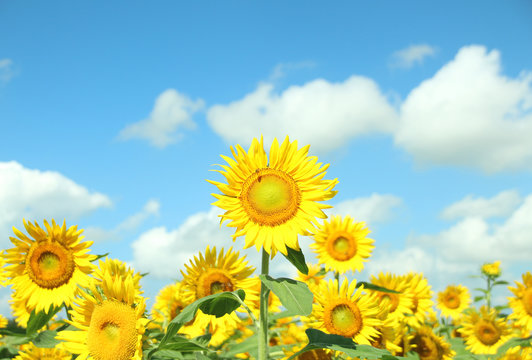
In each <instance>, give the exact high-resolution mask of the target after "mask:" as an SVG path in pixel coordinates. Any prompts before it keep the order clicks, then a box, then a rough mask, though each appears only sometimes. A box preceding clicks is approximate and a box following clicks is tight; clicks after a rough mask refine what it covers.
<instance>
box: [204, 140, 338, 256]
mask: <svg viewBox="0 0 532 360" xmlns="http://www.w3.org/2000/svg"><path fill="white" fill-rule="evenodd" d="M308 150H309V146H305V147H303V148H301V149H298V146H297V141H294V142H290V141H289V139H288V137H286V139H285V140H284V142H283V143H282V144H281V145H279V143H278V141H277V139H274V140H273V143H272V145H271V148H270V153H269V157H268V155H267V154H266V152H265V150H264V145H263V140H262V138H261V139H260V141H259V140H257V139H253V141H252V142H251V147H250V148H249V150H248V151H247V152H246V151H245V150H244V149H243V148H242V147H241V146H240V145H236V147H235V148H233V147H231V152H232V155H233V158H230V157H227V156H223V155H222V158H223V159H224V160H225V161H226V162H227V163H228V166H227V165H220V167H221V168H222V170H217V171H218V172H219V173H221V174H222V175H223V176H224V177H225V179H226V181H227V183H222V182H217V181H211V180H208V181H209V182H210V183H212V184H213V185H215V186H216V187H217V188H218V190H220V191H221V192H222V194H213V196H214V197H215V198H216V199H217V201H216V202H214V203H213V205H216V206H218V207H220V208H222V209H224V210H225V213H224V214H223V215H221V218H222V219H221V220H222V222H224V221H229V223H228V226H231V227H235V228H236V231H235V234H234V235H233V239H234V238H237V237H239V236H245V246H244V247H245V248H248V247H250V246H253V245H255V247H256V248H257V250H260V249H261V248H263V249H264V250H265V251H266V252H268V253H269V254H271V256H272V257H273V256H274V255H275V253H276V252H277V251H280V252H282V253H283V254H285V255H286V254H287V250H286V247H287V246H288V247H290V248H292V249H296V250H298V249H299V243H298V239H297V236H298V235H307V234H308V233H309V232H311V231H313V230H314V228H315V227H314V224H315V223H316V217H318V218H326V217H327V216H326V215H325V214H324V213H323V211H322V209H324V208H328V207H330V206H328V205H324V204H321V203H320V202H319V201H324V200H328V199H330V198H332V197H333V196H334V195H335V194H336V191H333V190H332V189H333V188H334V186H335V185H336V183H337V182H338V181H337V180H336V179H335V180H323V176H324V175H325V171H326V170H327V167H328V165H325V166H322V164H321V163H317V158H316V157H312V156H308Z"/></svg>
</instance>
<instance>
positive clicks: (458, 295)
mask: <svg viewBox="0 0 532 360" xmlns="http://www.w3.org/2000/svg"><path fill="white" fill-rule="evenodd" d="M470 303H471V296H470V295H469V290H467V288H466V287H465V286H462V285H449V286H447V288H445V290H444V291H441V292H439V293H438V301H437V303H436V307H437V308H438V309H440V311H441V315H442V316H449V317H451V318H457V317H459V316H460V314H461V313H462V312H463V311H464V310H465V309H467V308H468V306H469V304H470Z"/></svg>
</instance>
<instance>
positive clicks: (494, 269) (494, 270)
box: [480, 261, 501, 278]
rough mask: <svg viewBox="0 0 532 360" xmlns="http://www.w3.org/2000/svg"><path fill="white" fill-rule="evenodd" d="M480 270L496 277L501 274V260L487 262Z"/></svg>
mask: <svg viewBox="0 0 532 360" xmlns="http://www.w3.org/2000/svg"><path fill="white" fill-rule="evenodd" d="M480 271H481V272H482V273H483V274H484V275H486V276H489V277H492V278H496V277H499V276H500V275H501V262H500V261H495V262H493V263H486V264H484V265H482V267H481V268H480Z"/></svg>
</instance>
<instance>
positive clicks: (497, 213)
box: [441, 190, 522, 220]
mask: <svg viewBox="0 0 532 360" xmlns="http://www.w3.org/2000/svg"><path fill="white" fill-rule="evenodd" d="M521 201H522V198H521V196H520V195H519V193H518V192H517V191H515V190H506V191H502V192H500V193H499V194H497V195H496V196H494V197H492V198H490V199H486V198H483V197H474V196H473V195H468V196H466V197H465V198H464V199H462V200H460V201H458V202H456V203H454V204H451V205H449V206H448V207H447V208H445V209H444V210H443V211H442V213H441V217H442V218H444V219H448V220H453V219H457V218H463V217H481V218H491V217H501V216H508V215H510V214H511V213H512V212H513V211H514V210H515V209H516V208H517V207H518V206H519V204H520V203H521Z"/></svg>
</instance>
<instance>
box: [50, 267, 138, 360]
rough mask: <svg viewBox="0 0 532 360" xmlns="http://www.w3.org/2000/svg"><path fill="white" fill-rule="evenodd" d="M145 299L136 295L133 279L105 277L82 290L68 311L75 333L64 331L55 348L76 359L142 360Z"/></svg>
mask: <svg viewBox="0 0 532 360" xmlns="http://www.w3.org/2000/svg"><path fill="white" fill-rule="evenodd" d="M145 308H146V303H145V299H144V298H141V297H139V296H138V293H137V291H136V289H135V283H134V281H133V278H132V277H131V276H130V275H128V276H126V278H122V277H121V276H119V275H115V276H111V275H109V274H105V276H104V278H103V279H102V281H101V282H93V283H91V284H89V288H88V291H85V290H81V291H80V298H78V299H76V302H75V303H74V306H73V309H72V310H71V311H70V314H71V316H72V321H68V320H67V322H68V323H70V324H71V325H73V326H74V327H76V328H77V329H79V330H77V331H71V330H64V331H61V332H59V333H58V335H57V337H56V338H57V339H58V340H61V341H63V342H62V343H60V344H59V345H58V347H60V348H62V349H65V350H67V351H69V352H71V353H73V354H79V356H78V359H89V360H141V359H142V337H143V335H144V331H145V329H146V324H147V323H148V319H146V318H144V317H143V314H144V310H145Z"/></svg>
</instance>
